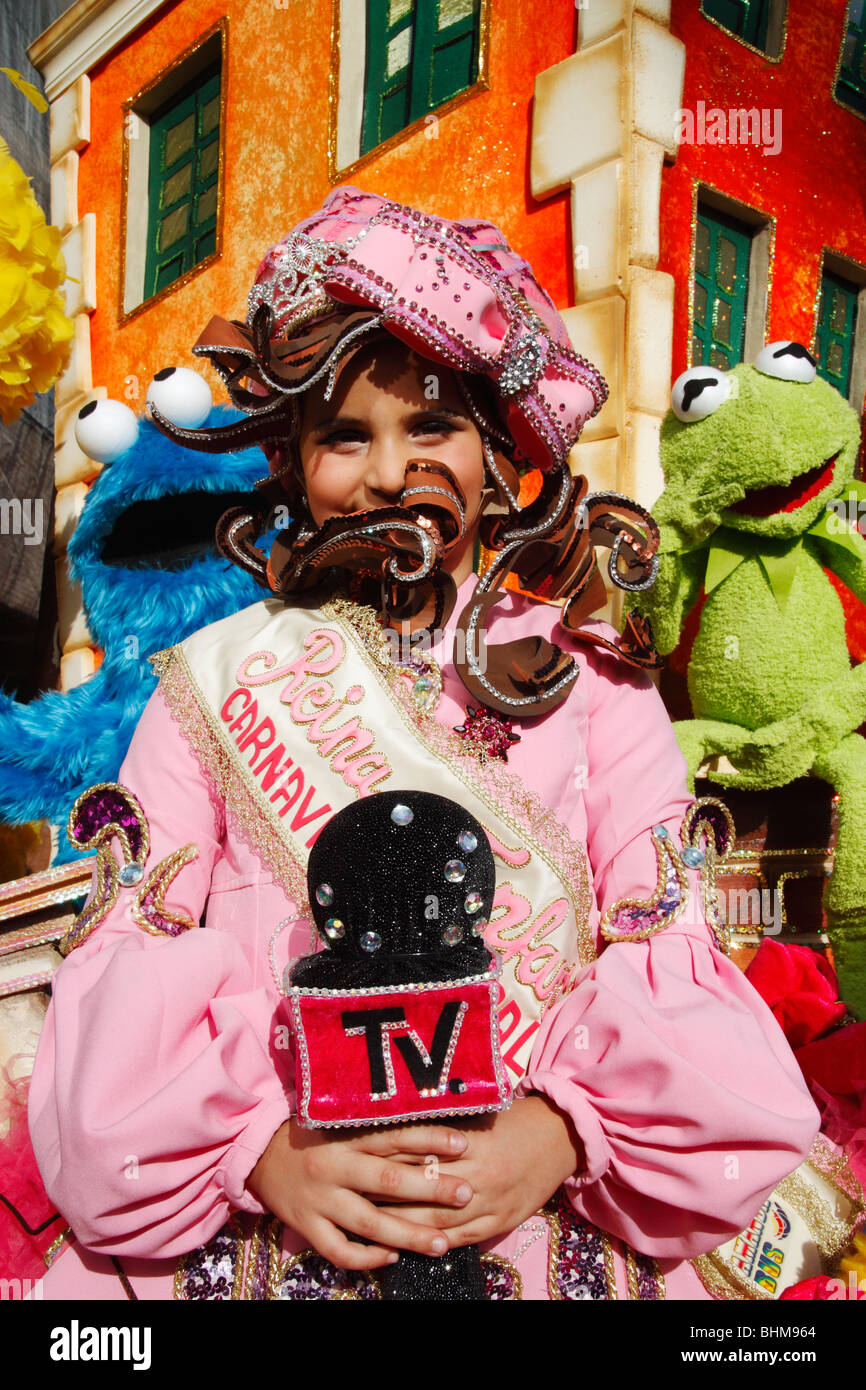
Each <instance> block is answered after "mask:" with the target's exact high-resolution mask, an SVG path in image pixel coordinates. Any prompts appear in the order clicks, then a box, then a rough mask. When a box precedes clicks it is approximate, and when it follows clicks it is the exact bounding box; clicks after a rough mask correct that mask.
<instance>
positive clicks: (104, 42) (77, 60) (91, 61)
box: [27, 0, 168, 103]
mask: <svg viewBox="0 0 866 1390" xmlns="http://www.w3.org/2000/svg"><path fill="white" fill-rule="evenodd" d="M167 3H168V0H77V3H76V4H74V5H71V6H70V8H69V9H68V10H65V11H64V13H63V14H62V15H60V17H59V18H58V19H56V20H55V21H54V23H53V24H52V25H50V26H49V27H48V28H47V29H46V30H45V31H44V33H42V34H40V35H39V37H38V38H37V39H34V41H33V43H32V44H31V45H30V47H29V48H28V50H27V53H28V56H29V58H30V61H31V63H32V64H33V66H34V67H35V68H36V69H37V71H38V72H41V74H42V77H43V79H44V81H45V95H46V96H47V97H48V100H49V101H50V102H52V103H53V102H54V100H55V99H56V98H57V97H59V96H60V94H61V93H62V92H65V91H66V89H67V88H68V87H70V86H71V85H72V84H73V83H74V82H77V81H78V79H79V78H80V77H81V76H82V75H83V74H84V73H88V72H90V71H91V69H92V68H93V67H95V65H96V64H97V63H98V62H100V61H101V60H102V59H103V58H105V57H106V55H107V54H109V53H111V52H112V50H113V49H115V48H117V47H118V45H119V44H122V43H123V42H124V41H125V40H126V39H127V38H129V36H130V34H132V33H133V32H134V31H135V30H136V29H137V28H138V27H139V25H140V24H143V23H144V21H145V20H146V19H149V18H150V16H151V15H153V14H155V13H156V11H157V10H160V9H162V8H163V6H164V5H166V4H167Z"/></svg>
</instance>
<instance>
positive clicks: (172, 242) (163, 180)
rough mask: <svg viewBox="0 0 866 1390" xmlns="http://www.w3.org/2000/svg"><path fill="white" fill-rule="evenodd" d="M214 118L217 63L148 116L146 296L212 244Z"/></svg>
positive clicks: (201, 257) (215, 184) (212, 247)
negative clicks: (166, 104) (169, 102)
mask: <svg viewBox="0 0 866 1390" xmlns="http://www.w3.org/2000/svg"><path fill="white" fill-rule="evenodd" d="M219 121H220V73H219V69H218V68H217V69H214V68H211V69H209V70H208V71H207V72H205V73H203V74H201V75H200V76H199V77H198V78H197V79H196V81H195V83H194V84H192V85H191V86H190V87H187V88H185V89H184V91H183V92H181V93H179V94H178V95H177V96H176V97H174V98H173V99H172V102H171V105H170V106H167V107H164V108H163V109H162V111H160V112H158V113H157V114H156V115H155V117H154V118H153V120H152V121H151V125H150V170H149V177H148V215H147V259H146V264H145V279H144V297H145V299H150V298H151V296H152V295H155V294H158V293H159V291H160V290H163V289H165V287H166V286H167V285H171V284H172V283H173V282H174V281H175V280H177V279H179V278H180V276H181V275H183V274H185V272H186V271H188V270H191V269H192V268H193V266H195V265H198V263H199V262H200V261H203V260H204V259H205V257H206V256H209V255H210V254H211V252H212V251H214V250H215V249H216V214H217V191H218V181H219Z"/></svg>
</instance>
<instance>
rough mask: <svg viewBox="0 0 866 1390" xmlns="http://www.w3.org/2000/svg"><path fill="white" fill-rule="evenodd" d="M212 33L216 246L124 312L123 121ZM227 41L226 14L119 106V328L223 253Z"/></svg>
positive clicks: (125, 173)
mask: <svg viewBox="0 0 866 1390" xmlns="http://www.w3.org/2000/svg"><path fill="white" fill-rule="evenodd" d="M215 34H219V36H220V125H219V160H218V162H217V212H216V246H215V247H214V249H213V251H211V253H210V255H209V256H205V258H204V260H202V261H199V262H198V264H197V265H194V266H192V267H191V268H190V269H189V270H187V271H185V272H184V273H183V275H179V276H178V278H177V279H176V280H172V282H171V284H170V285H165V286H164V287H163V289H161V290H158V291H157V293H156V294H153V295H151V296H150V298H148V299H144V300H142V302H141V304H136V306H135V307H134V308H133V309H130V310H129V311H128V312H127V311H125V310H124V307H123V301H124V297H125V294H126V237H127V221H128V203H129V139H128V137H127V135H126V124H127V121H128V120H129V117H130V115H134V114H135V108H136V106H138V105H140V104H141V102H142V101H143V100H144V98H145V97H146V96H147V94H148V92H152V91H153V89H154V87H158V86H159V85H160V83H161V82H164V81H165V79H166V78H167V77H169V76H170V75H171V73H173V72H174V71H175V70H176V69H177V68H179V67H181V66H182V65H183V64H184V63H186V62H188V61H189V59H190V58H191V57H192V56H193V54H194V53H197V52H198V51H199V49H200V48H203V47H204V45H205V44H206V43H210V42H211V40H212V39H213V37H214V35H215ZM228 40H229V22H228V18H227V17H223V18H222V19H221V20H219V22H218V23H217V24H214V25H213V26H212V27H211V28H210V29H208V31H207V33H205V34H202V35H201V37H200V38H198V39H196V41H195V43H193V44H190V46H189V48H187V49H184V51H183V53H181V54H179V56H178V57H177V58H173V59H172V61H171V62H170V63H169V64H168V65H167V66H166V67H164V68H161V69H160V71H159V72H158V73H156V74H155V75H154V76H153V77H152V78H151V79H150V80H149V81H148V82H147V83H146V84H145V86H144V87H141V88H140V89H139V90H138V91H137V92H136V93H135V95H134V96H132V97H127V99H126V100H125V101H124V103H123V106H122V108H121V111H122V118H121V119H122V129H123V132H124V134H123V172H122V177H121V190H120V277H119V283H118V297H117V324H118V327H119V328H122V327H123V326H124V325H125V324H127V323H129V322H130V320H131V319H134V318H137V317H138V315H139V314H140V313H142V311H143V310H145V309H150V308H151V307H152V306H153V305H154V304H158V303H159V302H160V301H161V300H163V299H166V298H167V297H168V295H170V294H174V292H175V291H176V290H179V289H181V288H182V287H183V286H184V285H187V284H189V282H190V280H193V279H194V278H195V277H196V276H197V275H200V274H201V272H202V271H203V270H207V268H208V266H211V265H213V264H214V262H215V261H217V260H219V258H220V256H221V255H222V251H223V211H224V205H225V145H226V110H227V106H228V81H227V78H228Z"/></svg>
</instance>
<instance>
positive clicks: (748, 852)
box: [713, 846, 836, 941]
mask: <svg viewBox="0 0 866 1390" xmlns="http://www.w3.org/2000/svg"><path fill="white" fill-rule="evenodd" d="M835 856H836V851H835V850H834V849H832V848H831V849H812V848H806V849H764V848H759V847H757V846H756V847H755V848H754V849H749V848H748V847H747V848H743V849H732V850H729V851H728V853H727V855H726V856H725V857H724V859H723V860H722V861H721V862H719V863H718V864H717V865H716V866H715V874H714V878H713V888H714V889H718V882H717V880H718V878H736V877H738V876H743V877H745V876H746V875H751V876H752V877H754V878H756V879H757V881H758V885H759V886H758V888H757V890H756V891H757V892H759V893H765V892H772V891H775V892H777V893H778V894H779V899H780V903H781V908H782V922H781V925H782V928H783V929H784V930H785V931H787V932H789V933H790V934H791V935H792V936H796V935H798V934H800V935H804V934H805V933H801V932H800V930H799V928H798V927H797V926H796V925H792V924H791V923H790V922H789V921H788V912H787V908H786V907H785V884H786V883H789V882H790V881H791V880H792V879H798V878H822V879H823V878H824V877H825V876H826V875H827V874H828V873H829V872H832V868H833V864H834V862H835ZM780 859H781V860H782V861H783V864H782V867H781V868H780V869H779V872H778V873H774V872H773V870H774V869H775V868H776V864H775V862H774V861H778V860H780ZM790 859H799V860H800V861H801V862H800V864H799V865H798V867H797V868H793V869H785V868H784V861H785V860H790ZM803 860H806V861H808V862H806V863H805V864H804V863H802V861H803ZM771 881H772V882H774V885H775V886H774V888H772V889H771V887H770V883H771ZM745 891H747V892H748V891H749V890H748V889H747V890H745ZM765 925H766V924H765V923H762V922H758V923H754V924H753V923H747V924H746V925H745V926H744V925H743V924H742V923H732V922H726V927H727V930H728V931H729V932H730V933H731V935H732V936H734V937H752V938H755V939H757V940H758V941H760V940H762V939H763V937H764V934H765V933H764V926H765ZM822 936H823V933H822Z"/></svg>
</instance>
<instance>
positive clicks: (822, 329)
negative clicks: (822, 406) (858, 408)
mask: <svg viewBox="0 0 866 1390" xmlns="http://www.w3.org/2000/svg"><path fill="white" fill-rule="evenodd" d="M858 293H859V291H858V288H857V286H856V285H853V284H851V282H850V280H843V279H842V277H841V276H840V275H832V274H831V273H830V272H829V271H825V272H824V274H823V275H822V277H821V297H820V301H819V307H818V330H817V332H816V334H815V350H816V353H817V357H818V375H819V376H822V377H824V379H825V381H829V383H830V385H831V386H835V387H836V390H837V391H840V392H841V393H842V395H843V396H844V397H845V398H846V400H847V397H848V391H849V390H850V387H851V363H852V360H853V357H854V332H855V329H856V327H857V296H858Z"/></svg>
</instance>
